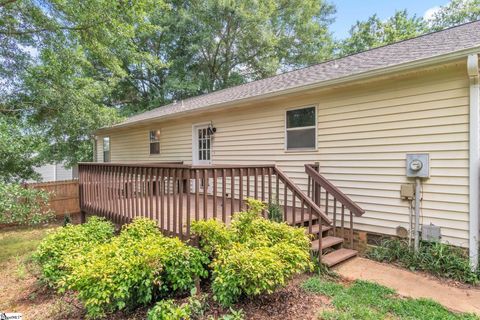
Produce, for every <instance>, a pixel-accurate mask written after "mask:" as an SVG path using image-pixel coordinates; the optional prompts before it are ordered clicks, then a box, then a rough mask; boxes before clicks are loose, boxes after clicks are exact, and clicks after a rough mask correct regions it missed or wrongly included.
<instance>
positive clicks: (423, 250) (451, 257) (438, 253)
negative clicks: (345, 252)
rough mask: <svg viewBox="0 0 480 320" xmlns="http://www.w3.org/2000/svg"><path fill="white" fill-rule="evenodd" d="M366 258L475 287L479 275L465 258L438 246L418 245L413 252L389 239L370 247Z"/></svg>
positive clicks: (450, 248)
mask: <svg viewBox="0 0 480 320" xmlns="http://www.w3.org/2000/svg"><path fill="white" fill-rule="evenodd" d="M367 256H368V257H369V258H371V259H373V260H377V261H384V262H395V263H398V264H399V265H401V266H403V267H405V268H408V269H411V270H422V271H427V272H429V273H431V274H433V275H436V276H440V277H444V278H450V279H455V280H458V281H462V282H466V283H477V282H478V281H479V280H480V277H479V276H480V275H479V274H478V273H476V272H474V271H472V270H471V268H470V263H469V259H468V256H467V255H466V254H465V252H464V251H463V250H462V249H461V248H458V247H454V246H450V245H447V244H443V243H439V242H420V247H419V251H418V252H414V251H413V250H412V249H411V248H410V247H409V246H408V243H407V242H406V241H404V240H397V239H388V240H384V241H382V242H381V243H380V245H379V246H376V247H372V248H371V249H370V250H369V251H368V252H367Z"/></svg>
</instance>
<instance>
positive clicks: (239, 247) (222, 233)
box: [192, 199, 312, 306]
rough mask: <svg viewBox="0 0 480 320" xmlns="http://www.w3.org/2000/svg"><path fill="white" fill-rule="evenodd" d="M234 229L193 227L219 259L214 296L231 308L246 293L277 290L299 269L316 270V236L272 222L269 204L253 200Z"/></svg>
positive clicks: (208, 225) (208, 223)
mask: <svg viewBox="0 0 480 320" xmlns="http://www.w3.org/2000/svg"><path fill="white" fill-rule="evenodd" d="M247 203H248V210H247V211H245V212H240V213H237V214H236V215H235V216H234V218H233V219H232V222H231V225H230V226H229V227H227V226H225V225H224V224H222V223H220V222H218V221H212V220H210V221H198V222H195V223H194V224H193V226H192V230H193V232H194V233H195V234H196V235H198V236H200V246H201V248H202V250H204V251H205V252H206V253H208V254H209V255H211V256H212V257H213V262H212V264H211V267H212V269H213V270H212V276H213V281H212V291H213V293H214V298H215V299H216V300H218V301H219V302H220V303H221V304H222V305H224V306H228V305H231V304H232V303H234V302H235V301H237V300H238V298H239V297H240V296H241V295H247V296H252V295H258V294H261V293H271V292H273V290H275V289H276V288H277V287H278V286H282V285H284V284H285V283H286V281H287V280H288V279H289V278H290V277H291V276H293V275H294V274H295V273H300V272H303V271H305V270H308V269H311V267H312V264H311V261H310V253H309V251H310V239H309V238H308V236H307V235H306V234H305V231H304V230H303V229H302V228H294V227H291V226H288V225H287V224H286V223H278V222H273V221H269V220H266V219H264V218H262V217H261V216H260V213H261V212H262V211H263V210H264V209H265V206H264V205H263V203H261V202H260V201H257V200H253V199H247Z"/></svg>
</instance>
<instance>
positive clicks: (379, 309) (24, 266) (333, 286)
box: [0, 225, 479, 320]
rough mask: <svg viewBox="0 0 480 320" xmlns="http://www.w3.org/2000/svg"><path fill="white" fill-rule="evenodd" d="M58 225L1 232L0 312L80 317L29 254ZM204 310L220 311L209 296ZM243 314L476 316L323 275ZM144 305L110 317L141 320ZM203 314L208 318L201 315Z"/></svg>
mask: <svg viewBox="0 0 480 320" xmlns="http://www.w3.org/2000/svg"><path fill="white" fill-rule="evenodd" d="M56 227H58V226H54V225H50V226H48V227H42V228H9V229H3V230H1V231H0V248H1V249H2V250H0V267H1V269H0V311H6V312H22V313H23V315H24V319H35V318H49V319H82V318H83V316H84V310H83V309H82V308H81V307H80V305H79V303H78V301H76V299H75V298H74V297H72V296H71V295H66V296H59V295H57V294H55V293H54V292H52V290H49V289H46V288H45V286H44V285H42V284H41V283H39V281H38V280H37V270H36V268H35V265H34V264H33V263H32V262H31V261H30V256H31V254H32V253H33V252H34V251H35V248H36V247H37V246H38V244H39V242H40V241H41V239H42V238H44V237H45V235H46V234H47V233H48V232H49V231H50V230H53V229H54V228H56ZM210 308H211V310H210V312H207V313H208V314H209V315H218V314H221V312H219V311H218V310H215V309H216V308H218V306H217V305H215V303H214V302H213V301H210ZM234 309H236V310H240V309H241V310H243V313H244V314H245V318H246V319H359V320H362V319H365V320H367V319H479V318H477V317H476V316H473V315H466V314H455V313H452V312H450V311H448V310H446V309H445V308H443V307H442V306H441V305H439V304H437V303H434V302H432V301H429V300H423V299H406V298H402V297H400V296H398V295H396V294H395V292H394V291H393V290H391V289H389V288H385V287H382V286H380V285H377V284H375V283H369V282H362V281H357V282H352V283H346V282H344V281H342V280H340V279H335V278H331V277H327V276H323V277H320V276H311V275H301V276H300V277H296V278H295V279H294V280H293V281H291V282H290V284H289V285H288V286H286V287H285V288H282V289H279V290H277V291H276V292H275V293H273V294H271V295H262V296H260V297H257V298H254V299H243V300H241V301H240V302H239V303H237V304H236V305H235V306H234ZM146 310H148V308H141V309H138V310H137V311H134V312H129V313H116V314H113V315H111V316H110V317H109V318H111V319H114V318H117V319H118V318H122V319H143V318H144V317H145V313H146ZM205 319H207V318H206V317H205Z"/></svg>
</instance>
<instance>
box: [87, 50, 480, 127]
mask: <svg viewBox="0 0 480 320" xmlns="http://www.w3.org/2000/svg"><path fill="white" fill-rule="evenodd" d="M474 53H480V44H478V45H476V46H474V47H470V48H468V49H463V50H459V51H453V52H449V53H446V54H442V55H437V56H433V57H428V58H423V59H417V60H412V61H408V62H404V63H400V64H396V65H391V66H387V67H383V68H378V69H373V70H368V71H365V72H360V73H356V74H353V75H348V76H344V77H339V78H336V79H332V80H326V81H319V82H316V83H312V84H309V85H304V86H299V87H295V88H290V89H286V90H280V91H276V92H270V93H266V94H262V95H258V96H253V97H248V98H243V99H238V100H232V101H228V102H222V103H216V104H211V105H208V106H205V107H201V108H198V109H193V110H185V111H181V112H177V113H173V114H169V115H164V116H157V117H152V118H148V119H143V120H138V121H135V122H129V123H125V124H122V123H120V124H116V125H113V126H110V127H103V128H100V129H98V130H96V131H94V134H95V135H96V134H98V133H102V132H107V131H110V130H114V129H122V128H128V127H132V126H136V125H139V124H143V123H149V122H152V121H155V120H158V119H170V118H177V117H179V116H184V115H186V114H191V113H200V112H204V111H209V110H212V109H216V108H222V107H227V106H235V105H239V104H243V103H248V102H253V101H256V100H259V99H264V98H272V97H277V96H282V95H286V94H291V93H296V92H301V91H305V90H310V89H317V88H322V87H328V86H331V85H336V84H340V83H345V82H350V81H358V80H363V79H368V78H373V77H376V76H379V75H385V73H389V74H390V73H393V72H403V71H407V70H410V69H414V68H418V67H427V66H430V65H434V64H438V63H445V62H450V61H453V60H457V59H460V58H463V57H464V58H467V57H468V55H469V54H474Z"/></svg>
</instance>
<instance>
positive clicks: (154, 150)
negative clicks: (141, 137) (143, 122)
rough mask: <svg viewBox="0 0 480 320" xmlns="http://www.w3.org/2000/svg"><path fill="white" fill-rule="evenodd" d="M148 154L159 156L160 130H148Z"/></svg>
mask: <svg viewBox="0 0 480 320" xmlns="http://www.w3.org/2000/svg"><path fill="white" fill-rule="evenodd" d="M150 154H160V130H150Z"/></svg>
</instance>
